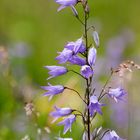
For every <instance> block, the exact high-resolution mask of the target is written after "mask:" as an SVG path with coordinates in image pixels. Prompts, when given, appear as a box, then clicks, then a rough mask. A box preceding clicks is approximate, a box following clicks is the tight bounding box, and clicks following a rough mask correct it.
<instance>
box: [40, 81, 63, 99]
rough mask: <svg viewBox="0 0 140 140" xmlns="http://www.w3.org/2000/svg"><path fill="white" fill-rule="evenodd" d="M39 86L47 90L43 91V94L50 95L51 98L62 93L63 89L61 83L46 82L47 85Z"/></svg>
mask: <svg viewBox="0 0 140 140" xmlns="http://www.w3.org/2000/svg"><path fill="white" fill-rule="evenodd" d="M41 88H42V89H44V90H47V92H46V93H44V96H50V99H52V97H53V96H54V95H57V94H59V93H62V92H63V91H64V89H65V88H64V86H62V85H55V86H53V85H51V84H50V83H48V86H41Z"/></svg>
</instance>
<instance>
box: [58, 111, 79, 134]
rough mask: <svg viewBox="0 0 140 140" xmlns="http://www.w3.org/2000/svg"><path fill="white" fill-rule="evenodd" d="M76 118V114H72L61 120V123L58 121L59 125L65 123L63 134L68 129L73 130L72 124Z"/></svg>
mask: <svg viewBox="0 0 140 140" xmlns="http://www.w3.org/2000/svg"><path fill="white" fill-rule="evenodd" d="M75 120H76V116H75V115H73V114H72V115H70V116H68V117H67V118H65V119H64V120H63V121H61V122H60V123H58V125H64V131H63V134H66V133H67V131H68V130H70V132H71V125H72V123H73V122H74V121H75Z"/></svg>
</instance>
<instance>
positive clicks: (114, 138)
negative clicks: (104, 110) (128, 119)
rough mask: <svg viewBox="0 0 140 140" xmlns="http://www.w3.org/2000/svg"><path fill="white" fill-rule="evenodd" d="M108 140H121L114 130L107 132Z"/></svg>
mask: <svg viewBox="0 0 140 140" xmlns="http://www.w3.org/2000/svg"><path fill="white" fill-rule="evenodd" d="M108 140H123V139H122V138H120V137H119V136H118V135H117V133H116V132H115V131H114V130H112V131H110V132H109V135H108Z"/></svg>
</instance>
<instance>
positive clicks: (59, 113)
mask: <svg viewBox="0 0 140 140" xmlns="http://www.w3.org/2000/svg"><path fill="white" fill-rule="evenodd" d="M55 110H56V111H54V112H51V113H50V115H51V116H53V117H54V118H56V119H58V118H59V117H64V116H67V115H70V114H71V113H72V111H73V110H72V109H71V108H68V107H67V108H58V107H56V106H55Z"/></svg>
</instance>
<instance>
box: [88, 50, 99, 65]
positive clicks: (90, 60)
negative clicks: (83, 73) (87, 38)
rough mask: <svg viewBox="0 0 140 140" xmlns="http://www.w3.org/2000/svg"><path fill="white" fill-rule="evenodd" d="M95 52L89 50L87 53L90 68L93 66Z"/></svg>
mask: <svg viewBox="0 0 140 140" xmlns="http://www.w3.org/2000/svg"><path fill="white" fill-rule="evenodd" d="M96 54H97V51H96V49H95V48H90V49H89V52H88V63H89V65H90V66H91V67H93V66H94V65H95V61H96Z"/></svg>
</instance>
